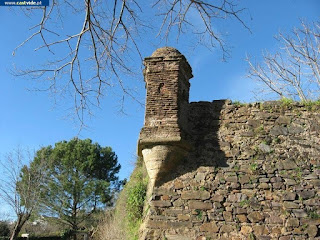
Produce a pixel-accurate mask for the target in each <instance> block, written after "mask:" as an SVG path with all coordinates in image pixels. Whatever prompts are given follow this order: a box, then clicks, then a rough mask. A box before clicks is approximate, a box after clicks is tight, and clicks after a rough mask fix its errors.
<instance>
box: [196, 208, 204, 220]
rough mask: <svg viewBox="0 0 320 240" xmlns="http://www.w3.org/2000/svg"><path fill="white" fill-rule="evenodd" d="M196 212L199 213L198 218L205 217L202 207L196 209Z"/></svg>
mask: <svg viewBox="0 0 320 240" xmlns="http://www.w3.org/2000/svg"><path fill="white" fill-rule="evenodd" d="M196 213H197V218H198V219H199V220H201V219H202V217H203V212H202V211H201V210H200V209H196Z"/></svg>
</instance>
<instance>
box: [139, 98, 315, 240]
mask: <svg viewBox="0 0 320 240" xmlns="http://www.w3.org/2000/svg"><path fill="white" fill-rule="evenodd" d="M188 113H189V114H188V115H189V116H188V126H189V130H188V131H189V134H190V135H189V138H188V139H187V141H188V142H189V143H190V145H191V146H192V149H191V150H189V152H188V154H187V155H186V156H185V157H184V158H183V160H182V162H180V163H179V164H178V165H177V166H175V169H174V170H172V171H171V172H170V173H169V174H166V178H165V179H163V181H162V182H161V184H159V185H158V186H155V187H154V188H153V190H152V196H151V197H150V199H149V201H150V202H149V204H148V205H149V206H148V207H147V209H146V211H147V216H146V219H145V220H144V225H143V228H142V234H141V239H168V240H188V239H199V240H200V239H279V240H287V239H288V240H289V239H320V230H319V225H320V200H319V193H320V190H319V189H320V107H319V106H304V105H300V104H298V103H296V104H287V105H286V104H282V103H281V102H265V103H257V104H252V105H251V104H250V105H246V106H237V105H233V104H231V102H230V101H213V102H195V103H190V104H189V107H188Z"/></svg>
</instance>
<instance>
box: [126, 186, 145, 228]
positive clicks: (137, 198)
mask: <svg viewBox="0 0 320 240" xmlns="http://www.w3.org/2000/svg"><path fill="white" fill-rule="evenodd" d="M146 191H147V186H146V183H145V182H144V181H139V182H137V184H136V185H134V186H132V187H131V188H129V189H128V198H127V211H128V218H129V221H130V222H132V223H135V222H137V221H139V220H140V219H141V218H142V215H143V204H144V200H145V197H146Z"/></svg>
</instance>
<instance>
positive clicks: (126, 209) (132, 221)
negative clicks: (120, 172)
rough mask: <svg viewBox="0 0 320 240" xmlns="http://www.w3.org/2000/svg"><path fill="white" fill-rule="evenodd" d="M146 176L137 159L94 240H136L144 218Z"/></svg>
mask: <svg viewBox="0 0 320 240" xmlns="http://www.w3.org/2000/svg"><path fill="white" fill-rule="evenodd" d="M147 185H148V174H147V170H146V168H145V165H144V162H143V160H142V159H137V162H136V166H135V169H134V170H133V173H132V175H131V177H130V180H129V181H128V183H127V184H126V185H125V186H124V188H123V190H122V191H121V193H120V195H119V198H118V200H117V203H116V207H115V209H113V210H112V211H111V210H110V211H108V212H107V214H106V217H105V219H104V221H102V222H101V224H100V226H99V227H98V229H97V232H96V233H95V235H94V238H95V240H111V239H113V240H117V239H118V240H124V239H127V240H136V239H138V236H139V228H140V225H141V223H142V219H143V216H144V212H143V206H144V204H145V199H146V193H147Z"/></svg>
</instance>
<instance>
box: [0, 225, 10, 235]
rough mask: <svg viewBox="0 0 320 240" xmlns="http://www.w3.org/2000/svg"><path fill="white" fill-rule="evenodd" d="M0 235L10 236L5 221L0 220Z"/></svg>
mask: <svg viewBox="0 0 320 240" xmlns="http://www.w3.org/2000/svg"><path fill="white" fill-rule="evenodd" d="M0 237H10V228H9V225H8V223H7V222H3V221H0Z"/></svg>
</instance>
